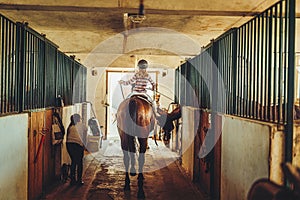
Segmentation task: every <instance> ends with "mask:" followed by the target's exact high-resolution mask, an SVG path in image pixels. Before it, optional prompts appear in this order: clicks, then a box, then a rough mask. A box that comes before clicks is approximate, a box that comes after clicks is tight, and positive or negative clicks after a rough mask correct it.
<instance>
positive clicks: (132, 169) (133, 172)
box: [130, 167, 136, 176]
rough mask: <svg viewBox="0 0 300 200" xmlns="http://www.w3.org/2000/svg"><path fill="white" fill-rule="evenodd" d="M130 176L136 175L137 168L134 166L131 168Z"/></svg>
mask: <svg viewBox="0 0 300 200" xmlns="http://www.w3.org/2000/svg"><path fill="white" fill-rule="evenodd" d="M130 176H136V170H135V168H134V167H132V168H131V169H130Z"/></svg>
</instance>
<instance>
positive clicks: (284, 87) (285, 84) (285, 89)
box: [283, 1, 288, 123]
mask: <svg viewBox="0 0 300 200" xmlns="http://www.w3.org/2000/svg"><path fill="white" fill-rule="evenodd" d="M287 5H288V4H287V1H285V16H284V20H285V22H284V25H285V28H284V46H283V49H284V50H283V106H284V108H283V119H284V122H285V123H286V122H287V99H286V97H287V54H288V49H287V46H288V45H287V44H288V16H287V13H288V6H287Z"/></svg>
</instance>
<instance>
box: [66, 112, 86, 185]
mask: <svg viewBox="0 0 300 200" xmlns="http://www.w3.org/2000/svg"><path fill="white" fill-rule="evenodd" d="M70 120H71V122H70V125H69V127H68V130H67V142H66V143H67V151H68V153H69V155H70V158H71V185H75V184H76V183H77V184H78V185H83V184H84V183H83V181H82V169H83V163H82V160H83V154H84V144H85V140H86V134H87V127H86V126H84V124H82V123H81V117H80V115H79V114H74V115H72V116H71V119H70ZM76 169H77V178H76Z"/></svg>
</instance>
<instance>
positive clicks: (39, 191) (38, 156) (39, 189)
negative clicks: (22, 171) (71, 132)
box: [28, 110, 60, 200]
mask: <svg viewBox="0 0 300 200" xmlns="http://www.w3.org/2000/svg"><path fill="white" fill-rule="evenodd" d="M51 125H52V110H46V111H41V112H32V113H30V114H29V130H28V165H29V166H28V199H30V200H32V199H39V198H40V197H41V196H42V195H43V192H44V191H45V189H46V187H47V186H48V185H50V184H51V183H52V182H53V181H54V180H55V177H56V175H55V168H56V164H55V163H56V162H55V160H56V157H58V156H60V155H58V154H57V153H56V152H55V147H54V146H52V144H51ZM39 146H40V148H39Z"/></svg>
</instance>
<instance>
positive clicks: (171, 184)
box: [42, 137, 209, 200]
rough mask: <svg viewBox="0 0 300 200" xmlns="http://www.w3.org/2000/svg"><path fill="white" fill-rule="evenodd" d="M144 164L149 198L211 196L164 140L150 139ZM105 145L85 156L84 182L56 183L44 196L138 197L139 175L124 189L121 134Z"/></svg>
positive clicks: (74, 198) (174, 199)
mask: <svg viewBox="0 0 300 200" xmlns="http://www.w3.org/2000/svg"><path fill="white" fill-rule="evenodd" d="M148 141H149V149H148V150H147V152H146V162H145V167H144V172H145V173H144V177H145V180H144V191H145V195H146V199H153V200H167V199H172V200H181V199H189V200H205V199H209V198H208V197H207V196H205V195H204V194H203V193H201V191H200V190H199V189H198V188H197V187H196V186H195V185H194V184H193V183H192V182H191V181H190V179H189V178H188V176H187V175H186V174H185V172H184V171H183V169H182V168H181V167H180V165H179V161H178V158H179V157H178V154H177V153H175V152H172V151H170V149H168V148H167V147H166V146H165V145H164V144H163V143H162V142H161V141H158V146H156V145H155V143H154V141H153V140H152V139H149V140H148ZM102 144H103V145H102V148H101V149H100V151H98V152H96V153H88V152H86V155H85V157H84V175H83V181H84V182H85V184H84V185H83V186H70V183H69V181H70V180H68V181H67V182H66V183H62V182H60V183H57V184H56V185H54V186H53V187H52V188H49V189H48V192H46V193H45V194H44V195H43V198H42V199H51V200H53V199H72V200H77V199H89V200H94V199H101V200H112V199H114V200H121V199H122V200H129V199H130V200H135V199H137V188H138V187H137V176H133V177H130V179H131V190H130V191H124V190H123V187H124V180H125V172H124V169H123V168H124V167H123V155H122V151H121V148H120V141H119V138H118V137H110V138H108V139H107V140H105V141H103V143H102Z"/></svg>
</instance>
